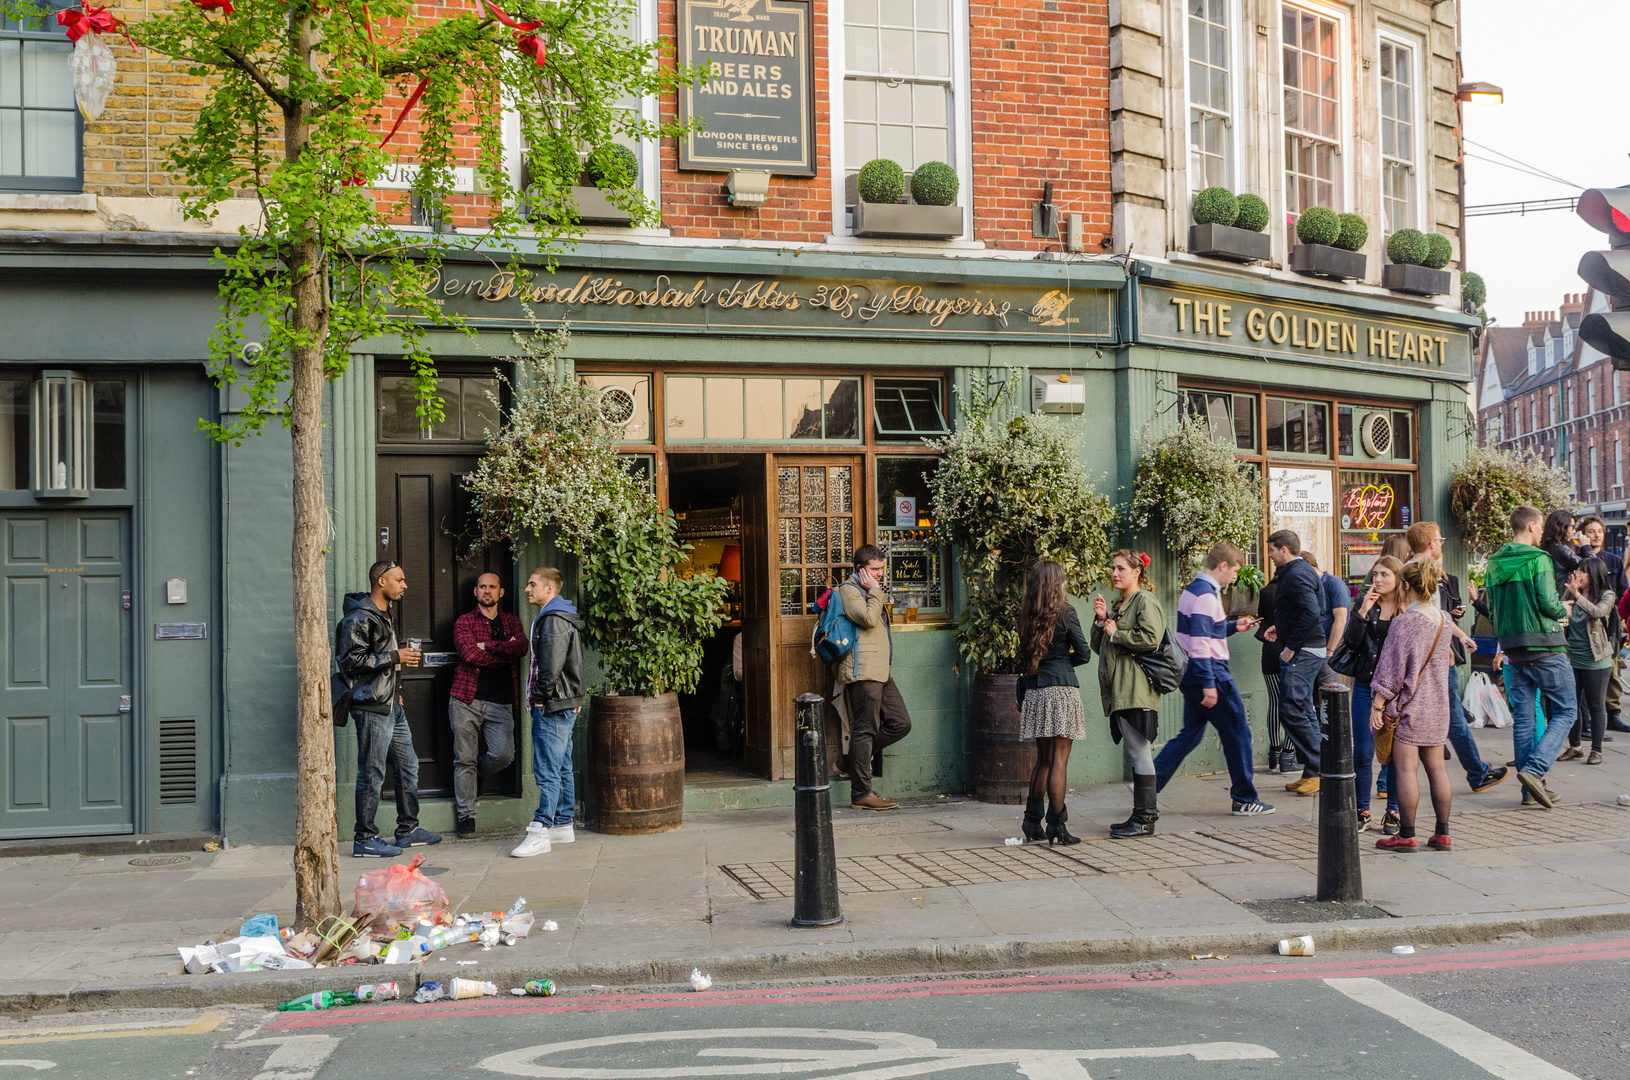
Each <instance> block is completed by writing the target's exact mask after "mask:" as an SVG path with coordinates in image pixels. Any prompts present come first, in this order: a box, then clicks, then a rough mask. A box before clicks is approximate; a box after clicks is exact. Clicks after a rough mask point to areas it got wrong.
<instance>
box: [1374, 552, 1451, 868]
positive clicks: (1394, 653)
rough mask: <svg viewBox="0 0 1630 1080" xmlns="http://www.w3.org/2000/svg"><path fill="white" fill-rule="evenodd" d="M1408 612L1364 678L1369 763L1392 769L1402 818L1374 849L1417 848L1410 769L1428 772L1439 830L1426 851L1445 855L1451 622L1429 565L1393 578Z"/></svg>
mask: <svg viewBox="0 0 1630 1080" xmlns="http://www.w3.org/2000/svg"><path fill="white" fill-rule="evenodd" d="M1398 580H1399V582H1400V583H1401V584H1402V585H1403V599H1404V600H1405V601H1407V603H1408V607H1407V608H1406V609H1405V610H1404V611H1403V613H1402V614H1400V615H1399V616H1398V617H1397V618H1395V619H1393V620H1392V625H1391V626H1390V627H1389V628H1388V629H1387V640H1386V644H1384V645H1383V646H1382V647H1381V655H1380V656H1379V657H1378V658H1377V660H1376V664H1375V673H1374V674H1373V675H1372V676H1371V678H1370V692H1371V703H1370V731H1372V732H1373V733H1374V734H1375V758H1376V760H1377V761H1380V762H1382V763H1383V764H1385V763H1386V762H1388V761H1391V762H1392V764H1393V782H1392V790H1393V791H1395V792H1396V793H1397V798H1398V814H1399V818H1400V822H1399V826H1398V835H1397V836H1383V837H1382V838H1381V839H1379V840H1377V841H1376V842H1375V846H1376V847H1378V848H1380V849H1381V850H1383V851H1397V852H1402V853H1408V852H1414V851H1416V850H1418V849H1419V845H1418V844H1417V843H1416V841H1415V812H1416V810H1417V809H1418V807H1419V804H1420V797H1421V792H1420V780H1419V778H1418V777H1417V776H1416V766H1418V765H1425V766H1426V778H1427V783H1428V785H1429V786H1430V788H1431V792H1432V809H1433V811H1434V812H1435V813H1436V815H1437V826H1436V828H1434V829H1433V830H1432V836H1431V839H1429V840H1428V841H1427V846H1428V847H1431V848H1435V849H1436V850H1438V851H1448V850H1449V847H1450V840H1449V805H1450V800H1451V797H1452V791H1451V789H1450V787H1449V768H1448V765H1447V764H1446V763H1445V762H1444V760H1443V744H1444V743H1445V742H1447V741H1448V738H1449V669H1450V667H1452V666H1453V664H1454V650H1453V649H1451V648H1450V647H1449V642H1448V641H1446V640H1444V639H1445V638H1447V637H1448V636H1449V635H1448V633H1447V630H1448V626H1449V616H1448V613H1447V612H1445V611H1444V610H1443V609H1442V608H1440V607H1438V606H1437V599H1436V598H1437V593H1438V584H1439V582H1441V581H1442V580H1443V573H1442V571H1440V570H1439V569H1438V568H1437V565H1436V564H1435V563H1433V562H1431V561H1429V560H1425V559H1423V560H1421V561H1419V562H1412V563H1410V564H1408V565H1407V566H1405V567H1404V568H1403V569H1402V570H1401V571H1399V573H1398Z"/></svg>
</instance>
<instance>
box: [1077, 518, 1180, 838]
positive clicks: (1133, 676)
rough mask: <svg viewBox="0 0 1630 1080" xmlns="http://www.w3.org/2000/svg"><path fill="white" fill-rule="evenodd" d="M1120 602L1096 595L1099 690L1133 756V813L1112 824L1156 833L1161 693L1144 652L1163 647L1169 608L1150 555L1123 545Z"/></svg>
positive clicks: (1113, 574) (1129, 833) (1124, 832)
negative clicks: (1158, 591)
mask: <svg viewBox="0 0 1630 1080" xmlns="http://www.w3.org/2000/svg"><path fill="white" fill-rule="evenodd" d="M1109 581H1110V584H1111V585H1113V586H1115V591H1116V594H1117V595H1116V597H1115V601H1114V603H1109V602H1107V601H1105V600H1104V598H1103V597H1102V596H1097V597H1094V598H1093V601H1092V612H1093V615H1094V616H1095V617H1094V619H1093V623H1092V651H1093V652H1095V653H1097V654H1098V693H1099V696H1100V697H1101V698H1102V700H1103V703H1104V714H1105V715H1106V716H1108V717H1109V735H1110V738H1112V739H1114V740H1115V741H1116V742H1120V741H1121V740H1122V739H1125V740H1126V750H1127V753H1128V754H1129V755H1130V756H1131V758H1132V816H1131V817H1129V818H1127V819H1126V820H1125V821H1123V822H1120V823H1119V824H1116V825H1111V826H1110V827H1109V835H1110V836H1111V837H1113V838H1114V839H1116V840H1129V839H1131V838H1132V837H1134V836H1153V835H1154V834H1155V822H1156V821H1158V820H1159V819H1160V813H1159V811H1158V809H1157V808H1156V805H1155V802H1156V800H1155V759H1154V755H1153V754H1152V753H1151V752H1150V746H1151V745H1152V744H1153V743H1154V741H1155V736H1156V728H1157V726H1158V723H1159V710H1160V694H1159V692H1158V691H1156V690H1155V688H1154V687H1153V686H1152V685H1150V682H1149V677H1148V675H1146V674H1145V673H1144V669H1143V665H1142V664H1140V663H1138V656H1139V655H1140V654H1148V653H1152V652H1154V651H1155V650H1156V649H1158V648H1160V644H1161V641H1162V640H1163V639H1164V638H1165V636H1166V613H1165V612H1164V611H1163V610H1161V607H1160V601H1159V600H1156V599H1155V593H1154V588H1155V587H1154V583H1153V582H1151V581H1150V580H1149V556H1147V555H1145V554H1143V553H1142V552H1139V553H1138V554H1136V555H1134V554H1133V553H1132V552H1130V551H1126V550H1121V551H1117V552H1116V553H1115V554H1114V555H1111V556H1110V558H1109Z"/></svg>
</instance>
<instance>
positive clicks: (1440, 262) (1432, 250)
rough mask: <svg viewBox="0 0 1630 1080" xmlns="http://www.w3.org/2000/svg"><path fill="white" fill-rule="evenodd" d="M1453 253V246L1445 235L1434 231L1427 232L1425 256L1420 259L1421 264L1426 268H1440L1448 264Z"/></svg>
mask: <svg viewBox="0 0 1630 1080" xmlns="http://www.w3.org/2000/svg"><path fill="white" fill-rule="evenodd" d="M1454 253H1455V246H1454V245H1453V244H1451V243H1450V242H1449V238H1448V237H1447V236H1444V235H1443V234H1442V233H1436V232H1435V233H1427V235H1426V258H1425V259H1423V260H1422V261H1421V265H1422V266H1424V267H1426V268H1427V269H1428V270H1442V269H1443V268H1444V267H1445V266H1448V265H1449V260H1450V259H1451V258H1452V257H1453V256H1454Z"/></svg>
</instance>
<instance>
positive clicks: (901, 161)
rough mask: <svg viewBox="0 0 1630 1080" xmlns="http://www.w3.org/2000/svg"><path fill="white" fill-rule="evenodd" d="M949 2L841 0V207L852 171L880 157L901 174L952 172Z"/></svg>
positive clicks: (851, 192) (851, 188)
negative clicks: (926, 168) (935, 164)
mask: <svg viewBox="0 0 1630 1080" xmlns="http://www.w3.org/2000/svg"><path fill="white" fill-rule="evenodd" d="M954 7H955V3H954V0H846V2H845V3H844V5H843V35H844V79H843V169H844V202H845V203H846V204H847V205H850V206H852V205H854V203H855V201H856V199H857V197H858V196H857V195H856V193H855V174H856V173H858V172H859V171H860V167H861V166H862V165H864V164H866V162H868V161H871V160H872V159H873V158H879V157H882V158H888V159H889V160H891V161H894V162H895V163H897V164H898V165H899V166H900V168H902V169H904V170H905V171H906V173H907V174H908V175H909V174H910V173H912V172H914V171H916V168H917V166H919V165H921V164H923V163H924V162H928V161H943V162H945V163H946V164H948V165H951V166H952V167H953V168H954V167H955V165H956V163H955V162H954V161H952V159H951V155H952V153H953V152H954V150H955V148H954V147H953V145H952V140H951V124H952V116H953V114H954V109H953V100H952V99H953V89H954V86H953V81H954V80H953V71H954V64H953V62H952V33H951V20H952V13H953V10H954Z"/></svg>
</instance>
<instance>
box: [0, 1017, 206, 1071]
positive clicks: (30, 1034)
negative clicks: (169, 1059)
mask: <svg viewBox="0 0 1630 1080" xmlns="http://www.w3.org/2000/svg"><path fill="white" fill-rule="evenodd" d="M225 1020H226V1013H203V1014H201V1015H199V1016H195V1017H193V1018H191V1019H188V1018H186V1017H182V1018H181V1019H179V1020H161V1021H157V1022H154V1021H152V1020H136V1021H131V1022H129V1023H122V1024H74V1025H71V1026H65V1027H54V1028H42V1027H39V1026H38V1025H34V1024H31V1025H29V1026H28V1027H26V1028H18V1029H17V1030H15V1031H8V1032H5V1033H3V1034H0V1046H11V1045H13V1044H16V1043H36V1042H72V1041H74V1040H77V1039H127V1038H131V1037H134V1036H141V1035H207V1034H208V1033H209V1032H211V1031H214V1030H215V1029H216V1028H218V1027H220V1026H221V1024H222V1023H223V1022H224V1021H225ZM0 1064H4V1062H0Z"/></svg>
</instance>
